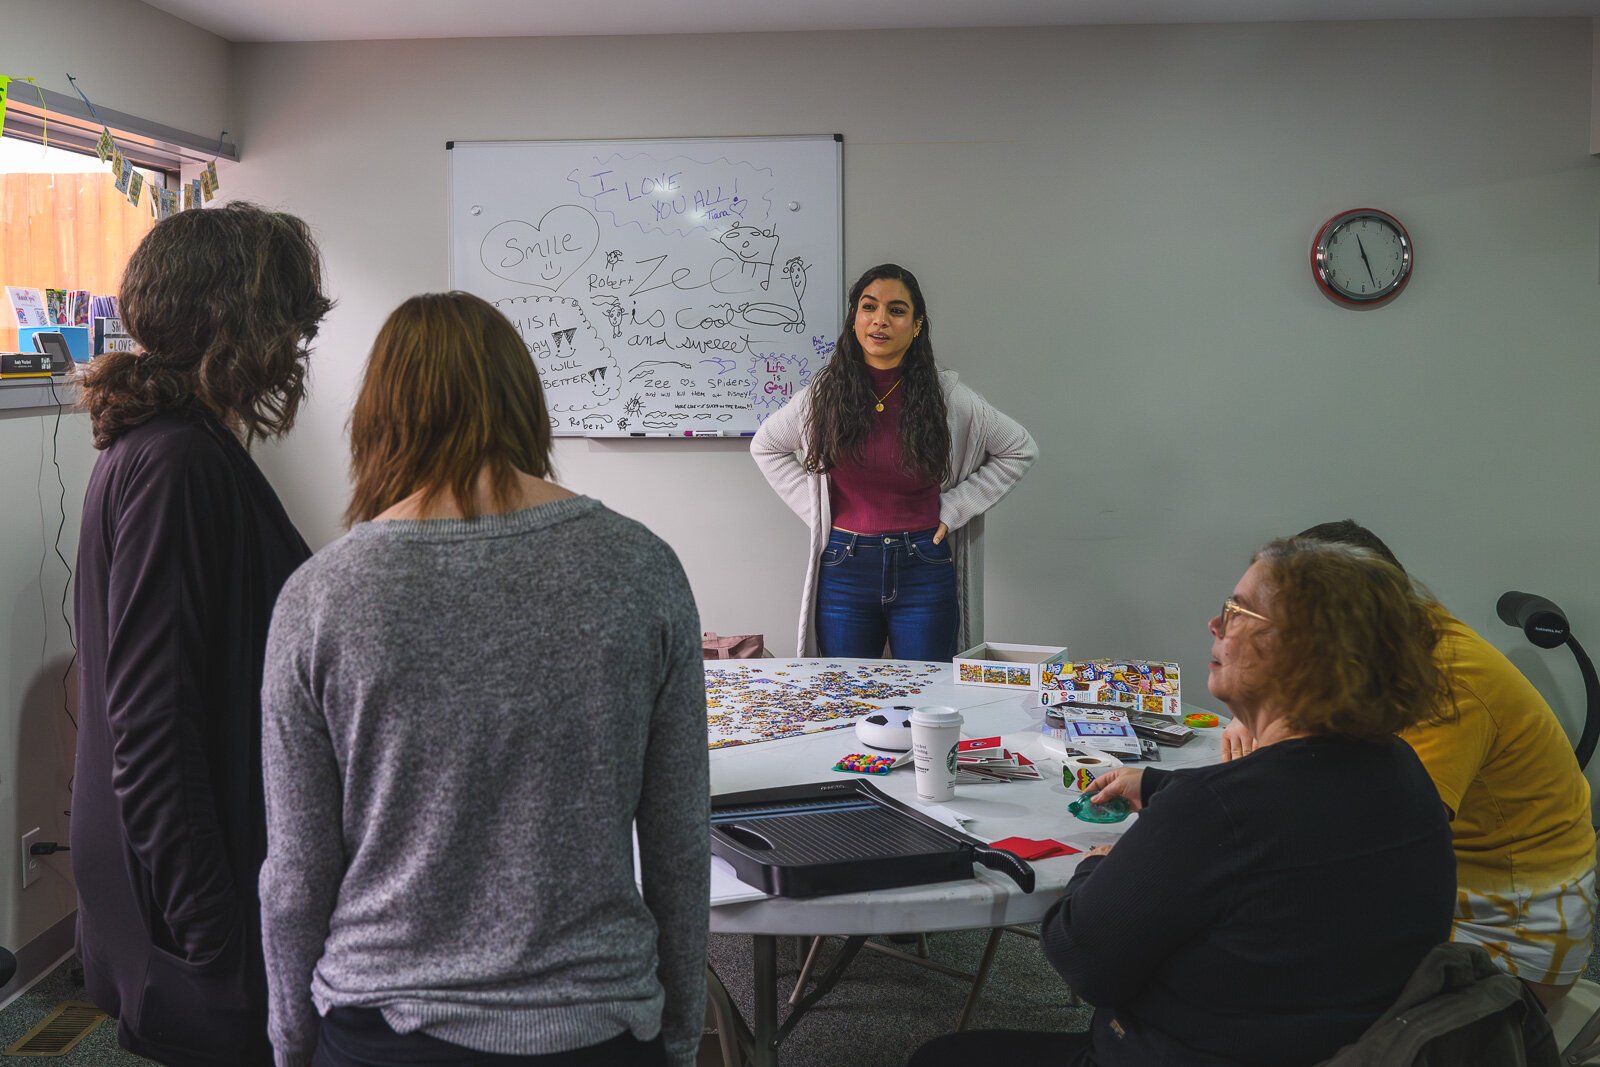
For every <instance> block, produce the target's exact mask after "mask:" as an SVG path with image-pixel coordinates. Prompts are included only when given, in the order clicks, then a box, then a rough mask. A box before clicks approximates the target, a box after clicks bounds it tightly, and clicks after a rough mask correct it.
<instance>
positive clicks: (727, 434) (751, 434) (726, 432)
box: [721, 430, 756, 437]
mask: <svg viewBox="0 0 1600 1067" xmlns="http://www.w3.org/2000/svg"><path fill="white" fill-rule="evenodd" d="M721 434H722V436H723V437H754V436H755V435H756V432H755V431H754V430H746V431H744V432H743V433H740V432H739V431H738V430H723V431H721Z"/></svg>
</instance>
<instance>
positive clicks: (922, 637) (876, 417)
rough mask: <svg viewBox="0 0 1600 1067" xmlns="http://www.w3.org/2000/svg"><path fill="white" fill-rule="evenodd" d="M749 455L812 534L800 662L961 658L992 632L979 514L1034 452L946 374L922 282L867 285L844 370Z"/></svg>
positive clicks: (848, 336)
mask: <svg viewBox="0 0 1600 1067" xmlns="http://www.w3.org/2000/svg"><path fill="white" fill-rule="evenodd" d="M750 450H751V453H752V455H754V457H755V460H756V464H757V465H758V466H759V467H760V468H761V473H762V474H763V475H765V476H766V479H767V481H768V483H770V484H771V486H772V488H773V489H774V490H775V491H776V492H777V494H778V495H779V496H780V497H782V498H783V502H784V503H786V504H788V505H789V507H790V508H791V509H793V510H794V512H795V513H796V514H797V515H799V516H800V517H801V518H802V519H804V520H806V521H807V522H808V523H809V524H810V526H811V552H810V562H809V563H808V565H807V568H806V582H805V587H804V589H803V590H802V592H801V596H800V635H799V647H800V652H799V654H800V655H802V656H815V655H822V656H850V657H863V658H872V657H877V656H879V655H881V654H882V652H883V648H884V642H885V640H887V641H888V644H889V647H890V649H891V650H892V651H893V653H894V655H895V656H896V658H899V659H921V660H949V659H951V658H953V657H954V655H955V653H956V652H957V651H960V650H961V649H964V648H967V647H969V646H970V644H971V643H972V642H973V641H974V640H975V638H976V637H977V635H979V634H981V632H982V619H981V612H982V603H983V581H982V540H983V514H984V512H986V511H988V510H989V509H990V508H992V507H994V505H995V504H997V503H999V502H1000V500H1001V498H1002V497H1004V496H1005V495H1006V493H1008V492H1010V490H1011V487H1012V486H1014V485H1016V483H1017V482H1018V480H1019V479H1021V477H1022V475H1023V474H1024V473H1025V472H1026V471H1027V469H1028V468H1029V467H1030V466H1032V464H1033V461H1034V459H1035V458H1036V457H1037V456H1038V448H1037V447H1036V446H1035V445H1034V442H1033V438H1032V437H1031V436H1030V435H1029V434H1028V431H1027V430H1025V429H1023V428H1022V426H1021V425H1019V424H1018V423H1017V422H1016V421H1015V420H1014V419H1011V418H1008V417H1007V416H1005V415H1003V414H1001V413H1000V412H999V411H996V410H995V409H994V408H993V407H992V406H991V405H990V404H989V402H988V401H986V400H984V399H983V397H981V396H979V395H978V394H977V393H975V392H973V391H972V390H971V389H969V388H967V387H966V386H965V385H962V384H961V383H960V382H959V381H957V377H956V374H955V372H954V371H948V370H946V371H941V370H939V369H938V368H937V367H936V366H935V364H934V361H933V345H932V341H931V337H930V335H929V321H928V313H927V304H926V302H925V301H924V300H923V298H922V288H921V286H919V285H918V284H917V279H916V276H915V275H913V274H912V273H911V272H910V271H908V270H906V269H905V268H904V267H901V266H898V265H896V264H893V263H885V264H883V265H882V266H877V267H873V268H872V269H871V270H869V271H867V272H866V273H865V274H863V275H862V276H861V277H860V278H859V279H857V280H856V283H855V285H853V286H851V287H850V296H849V310H848V312H847V317H846V319H845V325H844V331H843V332H842V333H841V334H840V335H839V344H838V348H837V350H836V351H835V353H834V357H833V359H832V360H831V361H830V362H829V363H828V365H827V366H826V367H824V368H823V369H822V370H821V371H820V372H818V374H817V377H816V380H815V381H813V382H812V383H811V384H810V385H809V386H807V387H806V388H804V389H802V390H801V391H800V392H799V393H797V394H796V395H795V398H794V399H793V400H792V401H791V402H790V403H788V404H787V405H785V406H784V407H783V408H782V410H780V411H778V412H777V414H775V415H773V416H772V417H771V418H769V419H768V420H767V421H766V422H765V423H763V424H762V426H761V429H760V431H759V432H757V433H756V436H755V439H754V441H753V442H752V444H751V449H750Z"/></svg>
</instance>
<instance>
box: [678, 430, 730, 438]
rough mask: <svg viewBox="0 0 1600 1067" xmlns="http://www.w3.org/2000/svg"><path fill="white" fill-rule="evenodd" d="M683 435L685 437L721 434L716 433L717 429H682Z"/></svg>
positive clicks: (717, 435)
mask: <svg viewBox="0 0 1600 1067" xmlns="http://www.w3.org/2000/svg"><path fill="white" fill-rule="evenodd" d="M683 436H685V437H721V436H722V435H721V434H720V433H718V432H717V431H715V430H685V431H683Z"/></svg>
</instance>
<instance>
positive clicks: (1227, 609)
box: [1217, 596, 1272, 637]
mask: <svg viewBox="0 0 1600 1067" xmlns="http://www.w3.org/2000/svg"><path fill="white" fill-rule="evenodd" d="M1235 615H1248V616H1250V617H1251V618H1252V619H1260V620H1261V621H1262V622H1271V621H1272V620H1271V619H1269V618H1267V617H1266V616H1265V615H1262V614H1260V613H1259V612H1254V611H1251V610H1250V609H1249V608H1247V607H1244V606H1242V605H1241V604H1240V603H1239V602H1238V601H1237V600H1235V599H1233V597H1231V596H1230V597H1224V598H1223V600H1222V614H1221V615H1219V616H1217V636H1218V637H1221V636H1222V635H1223V634H1225V633H1227V632H1228V620H1229V619H1231V618H1232V617H1233V616H1235Z"/></svg>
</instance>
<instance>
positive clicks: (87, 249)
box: [0, 170, 155, 352]
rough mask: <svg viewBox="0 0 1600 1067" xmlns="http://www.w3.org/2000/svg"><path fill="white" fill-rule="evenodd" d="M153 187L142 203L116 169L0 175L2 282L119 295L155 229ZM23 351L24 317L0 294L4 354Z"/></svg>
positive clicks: (0, 261) (0, 264)
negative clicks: (133, 259)
mask: <svg viewBox="0 0 1600 1067" xmlns="http://www.w3.org/2000/svg"><path fill="white" fill-rule="evenodd" d="M149 196H150V189H149V187H148V186H146V188H145V193H144V195H143V196H141V197H140V199H139V206H138V207H134V206H133V205H132V204H130V203H128V198H127V197H126V196H124V195H123V194H121V193H119V192H117V188H116V183H115V182H114V181H113V179H112V177H111V173H110V171H109V170H107V171H105V172H103V173H98V172H97V173H92V174H0V285H26V286H33V287H35V288H38V289H46V288H48V289H87V290H89V291H90V292H91V293H94V294H95V295H96V296H113V295H115V294H116V292H117V289H118V287H119V286H120V285H121V284H122V267H123V265H124V264H125V263H127V262H128V256H129V255H130V254H131V253H132V252H133V249H134V246H135V245H137V244H138V243H139V241H140V240H141V239H143V237H144V235H145V234H147V233H149V232H150V228H151V227H152V226H154V225H155V218H154V216H153V215H152V214H151V212H150V206H149ZM16 347H17V320H16V318H15V317H14V316H13V315H12V314H11V306H10V304H8V303H6V301H5V294H4V293H0V350H4V351H7V352H10V351H14V350H15V349H16Z"/></svg>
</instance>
